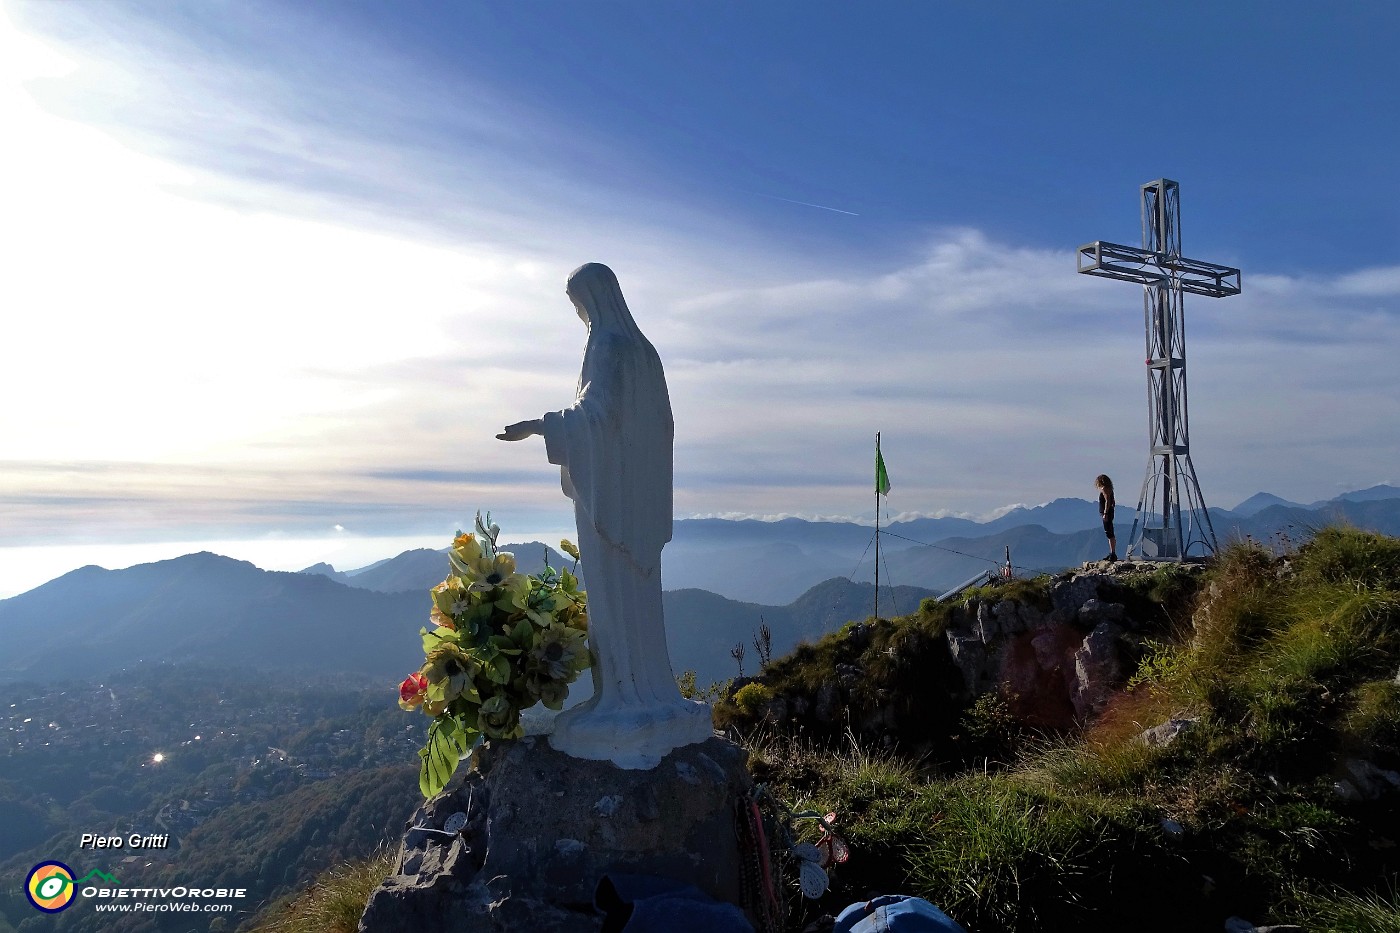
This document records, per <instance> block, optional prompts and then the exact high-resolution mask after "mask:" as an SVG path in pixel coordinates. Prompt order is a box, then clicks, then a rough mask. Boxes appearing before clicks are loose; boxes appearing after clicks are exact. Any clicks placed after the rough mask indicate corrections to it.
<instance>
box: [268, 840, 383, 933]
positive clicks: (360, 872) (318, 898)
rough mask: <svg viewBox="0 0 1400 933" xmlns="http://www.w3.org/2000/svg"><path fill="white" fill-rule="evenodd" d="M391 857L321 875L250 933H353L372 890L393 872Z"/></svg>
mask: <svg viewBox="0 0 1400 933" xmlns="http://www.w3.org/2000/svg"><path fill="white" fill-rule="evenodd" d="M394 859H395V855H394V854H393V853H391V852H383V853H381V854H379V855H376V856H374V857H373V858H370V859H367V860H365V861H362V862H350V863H347V864H344V865H339V866H337V867H335V868H332V869H330V870H329V871H327V872H325V873H324V874H322V875H321V876H320V877H319V878H317V879H316V881H315V882H313V883H312V885H311V886H310V887H309V888H307V889H306V890H305V891H303V892H302V893H301V894H299V895H296V896H295V897H294V898H292V899H291V900H290V901H289V902H284V903H283V904H282V905H274V906H273V907H271V908H269V909H268V910H267V911H265V912H264V913H265V916H266V917H267V919H265V920H262V921H260V922H258V924H257V925H256V926H255V927H254V928H253V930H252V933H355V931H356V930H357V929H358V928H359V925H360V915H361V914H363V913H364V911H365V904H366V903H367V902H368V901H369V896H370V894H372V893H373V892H374V889H375V888H377V887H379V884H380V882H382V881H383V880H384V879H385V878H387V877H388V876H389V873H390V872H392V871H393V870H394Z"/></svg>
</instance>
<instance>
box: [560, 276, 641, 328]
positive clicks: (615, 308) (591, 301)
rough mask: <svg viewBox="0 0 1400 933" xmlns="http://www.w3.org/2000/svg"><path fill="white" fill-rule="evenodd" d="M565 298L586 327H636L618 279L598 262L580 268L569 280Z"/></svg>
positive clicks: (565, 289)
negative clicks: (572, 305)
mask: <svg viewBox="0 0 1400 933" xmlns="http://www.w3.org/2000/svg"><path fill="white" fill-rule="evenodd" d="M564 292H565V294H567V295H568V296H569V300H570V301H572V302H573V304H574V310H575V311H577V312H578V316H579V318H580V320H582V321H583V322H584V323H585V324H587V325H589V327H594V326H598V327H602V328H613V329H616V328H625V329H633V328H635V327H636V324H635V323H633V321H632V315H631V313H630V312H629V311H628V310H627V302H626V301H624V300H623V298H622V286H621V285H619V284H618V281H617V276H616V275H614V274H613V271H612V270H611V269H609V268H608V267H607V266H605V265H603V264H602V263H601V262H590V263H586V264H585V265H582V266H579V267H578V268H577V269H575V270H574V271H573V273H572V274H571V275H570V276H569V282H568V285H566V286H565V288H564Z"/></svg>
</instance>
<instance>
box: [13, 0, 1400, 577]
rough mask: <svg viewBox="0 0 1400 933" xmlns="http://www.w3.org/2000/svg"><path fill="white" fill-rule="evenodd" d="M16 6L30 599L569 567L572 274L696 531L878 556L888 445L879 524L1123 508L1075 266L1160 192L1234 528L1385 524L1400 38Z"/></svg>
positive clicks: (880, 17)
mask: <svg viewBox="0 0 1400 933" xmlns="http://www.w3.org/2000/svg"><path fill="white" fill-rule="evenodd" d="M0 10H3V15H2V16H0V62H3V63H4V64H3V65H0V75H3V82H4V83H3V85H0V117H3V119H4V121H5V124H6V125H7V126H8V127H10V128H11V131H12V132H11V134H10V135H11V140H10V142H9V143H7V146H6V148H5V151H4V152H3V153H0V198H3V204H4V208H5V210H4V214H5V216H6V218H7V219H6V221H5V223H4V224H3V227H2V228H0V236H3V241H0V248H3V250H4V255H5V259H6V261H5V267H6V271H5V273H4V275H3V276H0V305H3V307H5V308H6V309H7V312H8V313H6V314H5V315H4V318H3V324H0V328H3V330H4V333H3V335H0V338H2V339H0V397H4V398H5V399H7V400H8V401H7V404H6V405H5V407H4V408H0V556H2V557H3V560H0V563H3V564H4V565H5V566H8V567H10V568H14V569H12V570H10V571H7V573H9V574H10V576H8V577H4V576H0V596H4V595H7V594H10V593H13V592H17V591H19V590H20V589H23V588H26V587H27V586H32V585H34V584H35V583H37V582H41V581H42V579H46V578H47V576H52V575H53V574H54V573H56V572H62V570H65V569H68V568H69V567H71V566H76V565H77V564H78V563H83V562H97V563H103V564H104V565H107V566H115V565H120V564H121V563H123V562H130V561H132V560H136V559H147V558H149V557H151V556H155V555H162V554H169V553H180V552H181V551H182V549H183V550H188V549H190V548H192V547H193V546H209V547H212V548H214V549H217V550H222V551H224V552H226V553H233V554H235V555H236V556H247V557H248V558H249V559H254V560H256V561H257V562H259V563H260V564H262V565H264V566H280V567H285V568H292V567H296V566H304V565H305V564H309V563H311V562H313V561H314V560H320V559H331V560H333V561H334V562H335V563H337V565H340V566H354V565H355V564H356V563H357V562H360V563H365V562H368V561H370V560H373V559H377V558H378V557H382V556H387V554H390V553H393V552H394V549H395V548H397V547H400V546H407V544H409V543H423V544H427V543H433V542H436V541H437V540H438V539H442V538H444V537H445V536H446V535H448V534H450V533H451V532H452V531H453V530H454V529H455V528H456V527H458V526H459V525H462V524H465V523H466V522H467V521H469V519H470V515H471V513H472V511H474V510H475V509H476V508H477V507H481V508H490V509H492V510H494V511H495V512H496V514H497V515H498V517H500V518H502V519H504V524H505V526H506V528H507V532H508V533H509V532H511V531H518V532H519V533H521V534H523V535H530V534H535V533H540V534H543V533H546V532H548V533H551V534H552V533H554V532H556V531H558V530H560V529H564V528H566V527H567V525H568V523H569V520H570V513H569V510H568V509H567V502H566V501H565V500H564V499H563V497H562V495H561V493H560V492H559V489H558V483H557V475H556V473H555V471H554V470H552V469H551V468H550V467H549V466H548V464H547V463H545V460H544V454H543V450H542V449H539V445H534V446H531V445H532V442H526V443H522V444H515V445H505V444H501V443H499V442H496V441H495V440H494V439H493V437H492V435H493V434H494V433H495V431H496V430H498V429H499V426H500V425H502V424H505V423H507V422H511V421H515V420H519V419H520V418H525V417H533V416H536V415H538V414H539V413H540V412H543V411H546V410H550V409H555V408H560V407H564V406H565V405H567V404H568V403H569V402H570V400H571V396H572V392H573V387H574V380H575V378H576V376H577V371H578V366H579V361H580V359H581V355H582V343H583V333H582V331H581V330H580V329H579V327H578V324H577V321H576V320H575V319H574V317H573V313H572V309H571V308H570V307H569V306H568V303H567V301H566V300H565V299H564V296H563V293H562V289H563V283H564V279H565V277H566V276H567V274H568V272H569V271H570V270H571V269H573V268H574V267H575V266H577V265H579V264H581V263H583V262H586V261H601V262H606V263H608V264H609V265H611V266H612V267H613V268H614V270H615V271H617V273H618V275H619V277H620V279H621V281H622V284H623V288H624V290H625V292H626V294H627V296H628V300H629V302H630V304H631V305H632V308H633V311H634V313H635V315H636V317H637V319H638V322H639V323H640V325H641V326H642V328H643V329H644V330H645V331H646V333H647V334H648V336H649V337H650V338H651V339H652V341H653V343H655V344H656V345H657V347H658V349H659V351H660V352H661V355H662V358H663V360H664V361H665V363H666V366H667V374H668V378H669V381H670V388H671V395H672V404H673V408H674V409H675V414H676V421H677V443H676V477H677V490H676V504H677V511H678V514H679V515H681V516H691V515H734V516H739V515H745V516H765V517H774V516H780V515H803V516H808V517H816V516H829V517H851V518H857V519H868V518H869V515H868V513H869V510H870V498H871V497H870V488H869V487H870V485H871V476H870V475H869V474H870V473H871V460H872V454H873V452H872V450H871V446H872V441H873V436H874V433H875V431H877V430H880V431H883V432H884V438H885V453H886V459H887V461H888V463H889V468H890V474H891V479H892V481H893V483H894V490H893V493H892V495H891V498H890V507H891V511H892V513H893V514H908V515H913V514H928V515H935V514H947V513H959V514H971V515H986V514H989V513H991V512H993V511H995V510H997V509H999V508H1002V507H1005V506H1008V505H1010V504H1013V503H1018V502H1020V503H1030V504H1034V503H1037V502H1042V501H1046V500H1049V499H1052V498H1055V497H1058V496H1064V495H1078V496H1084V497H1089V496H1091V495H1092V488H1091V481H1092V477H1093V476H1094V475H1095V474H1097V473H1099V472H1108V473H1110V474H1112V475H1114V477H1115V479H1117V480H1118V482H1119V484H1120V486H1121V487H1123V488H1126V489H1129V490H1132V489H1136V487H1137V484H1138V483H1139V482H1140V481H1141V476H1142V472H1143V469H1144V467H1145V464H1146V450H1145V446H1146V444H1145V441H1146V424H1145V407H1146V406H1145V385H1146V382H1145V378H1144V374H1143V367H1142V363H1141V359H1142V332H1141V331H1142V317H1141V310H1140V309H1141V299H1140V297H1139V292H1138V290H1137V289H1136V288H1134V287H1132V286H1129V285H1126V284H1121V283H1113V282H1106V281H1102V280H1095V279H1089V278H1087V277H1083V276H1078V275H1076V274H1075V272H1074V268H1075V262H1074V252H1075V248H1076V247H1077V246H1079V245H1081V244H1083V243H1085V242H1088V241H1091V240H1094V239H1107V240H1115V241H1118V242H1127V243H1136V242H1138V239H1139V221H1138V203H1137V198H1138V187H1139V185H1141V184H1142V183H1143V182H1146V181H1150V180H1152V179H1155V178H1158V177H1163V176H1165V177H1169V178H1174V179H1176V180H1177V181H1179V182H1180V183H1181V186H1182V188H1181V190H1182V199H1183V231H1184V246H1185V252H1186V253H1187V254H1188V255H1190V256H1192V257H1195V258H1200V259H1205V260H1210V261H1214V262H1219V263H1226V264H1231V265H1237V266H1239V267H1241V268H1242V269H1243V270H1244V272H1243V281H1244V294H1242V295H1241V296H1239V297H1236V298H1230V299H1225V300H1220V301H1212V300H1208V299H1204V298H1188V300H1187V304H1186V315H1187V333H1188V373H1189V376H1190V385H1191V419H1192V420H1191V424H1192V447H1193V450H1192V452H1193V459H1194V460H1195V464H1196V467H1197V470H1198V472H1199V474H1200V479H1201V483H1202V487H1203V491H1204V493H1205V496H1206V500H1207V502H1208V503H1210V504H1212V505H1222V506H1230V505H1233V504H1235V503H1236V502H1238V501H1239V500H1241V499H1243V498H1245V497H1246V496H1248V495H1250V494H1252V493H1253V492H1255V491H1258V490H1260V489H1267V490H1269V491H1272V492H1276V493H1278V494H1280V495H1284V496H1287V497H1289V498H1294V499H1299V500H1303V501H1311V500H1314V499H1319V498H1326V497H1328V496H1331V495H1333V494H1335V493H1336V492H1339V491H1341V490H1343V489H1347V488H1358V487H1363V486H1368V485H1373V484H1375V483H1379V482H1400V474H1397V472H1396V469H1395V467H1394V466H1393V464H1394V463H1395V461H1396V453H1397V451H1396V429H1395V426H1396V424H1397V421H1398V420H1400V418H1398V417H1397V416H1400V391H1397V389H1398V388H1400V385H1398V383H1400V377H1397V376H1396V375H1395V371H1396V369H1397V367H1396V366H1395V365H1394V358H1395V353H1396V350H1397V349H1398V348H1400V197H1397V196H1396V194H1395V190H1394V180H1393V163H1394V153H1395V152H1396V151H1397V149H1398V148H1400V146H1397V143H1400V133H1398V132H1397V128H1398V127H1397V124H1400V116H1398V115H1397V109H1396V108H1395V107H1394V100H1395V99H1396V97H1397V92H1400V79H1397V78H1396V76H1395V75H1396V69H1395V67H1394V58H1393V52H1392V51H1391V50H1390V49H1389V48H1387V47H1385V43H1386V42H1387V41H1388V40H1389V39H1390V38H1391V37H1393V36H1395V35H1396V34H1397V33H1398V32H1400V30H1398V29H1397V27H1400V13H1397V12H1395V11H1394V10H1393V8H1390V7H1387V6H1384V5H1379V4H1376V5H1371V6H1369V7H1363V6H1362V5H1359V4H1353V5H1343V6H1340V7H1334V8H1329V9H1327V10H1326V11H1320V10H1319V9H1318V8H1317V7H1316V6H1315V5H1310V4H1290V3H1248V4H1229V5H1219V4H1179V5H1176V6H1175V7H1174V8H1173V14H1172V18H1171V19H1169V20H1165V21H1152V20H1151V19H1150V18H1149V17H1146V16H1144V15H1142V14H1140V13H1137V12H1135V10H1134V9H1133V8H1131V7H1127V6H1124V5H1121V4H1115V5H1102V6H1097V7H1096V6H1091V5H1085V4H1078V5H1074V6H1073V7H1054V6H1051V5H1048V4H1034V5H1033V4H978V5H975V6H974V5H971V4H951V3H926V4H914V3H900V4H895V3H871V4H861V5H854V4H836V3H810V2H809V3H802V4H795V3H711V4H698V3H694V4H683V3H654V2H653V3H621V2H609V3H592V4H584V3H552V2H532V3H528V4H491V5H486V4H477V3H426V2H425V3H399V4H383V3H368V2H365V3H337V4H325V5H314V6H312V5H305V4H294V3H264V2H240V3H174V2H160V3H134V2H123V0H111V2H106V3H87V4H79V3H38V2H8V3H5V4H4V5H3V7H0ZM16 139H18V142H16V141H15V140H16ZM1124 498H1128V497H1127V496H1124Z"/></svg>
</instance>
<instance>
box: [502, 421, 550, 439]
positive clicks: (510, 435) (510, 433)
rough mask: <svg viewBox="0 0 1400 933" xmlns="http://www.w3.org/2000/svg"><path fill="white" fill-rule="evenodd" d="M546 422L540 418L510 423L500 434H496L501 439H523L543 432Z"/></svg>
mask: <svg viewBox="0 0 1400 933" xmlns="http://www.w3.org/2000/svg"><path fill="white" fill-rule="evenodd" d="M543 433H544V422H543V421H542V420H540V419H539V418H533V419H531V420H530V421H517V422H516V423H515V424H508V425H506V427H505V430H503V431H502V432H501V433H500V434H497V435H496V439H497V440H499V441H523V440H524V439H525V438H527V437H529V436H530V435H532V434H543Z"/></svg>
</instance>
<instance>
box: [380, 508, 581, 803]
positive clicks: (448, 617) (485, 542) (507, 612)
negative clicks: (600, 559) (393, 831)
mask: <svg viewBox="0 0 1400 933" xmlns="http://www.w3.org/2000/svg"><path fill="white" fill-rule="evenodd" d="M500 532H501V529H500V527H499V526H498V525H493V524H491V514H490V513H489V512H488V513H487V515H486V519H485V520H484V521H483V520H482V518H481V513H479V512H478V513H477V516H476V533H475V534H458V535H457V537H456V539H455V540H453V542H452V550H451V553H450V554H449V555H448V561H449V564H450V567H451V572H450V573H449V574H448V575H447V579H445V580H443V581H442V582H441V583H439V584H438V585H437V586H435V587H433V588H432V590H431V593H432V602H433V605H432V609H431V610H430V612H429V618H430V619H431V621H432V622H433V626H434V627H433V629H432V630H431V631H430V630H429V629H427V628H423V629H420V630H419V634H420V635H421V636H422V637H423V652H424V654H426V655H427V659H426V660H425V661H424V663H423V666H422V668H420V669H419V670H418V672H417V673H414V674H410V675H408V677H406V678H405V679H404V681H403V683H402V684H400V685H399V706H400V707H402V708H403V709H405V710H412V709H422V710H423V712H424V713H426V714H427V715H429V716H431V717H432V718H433V721H432V724H431V725H430V726H429V727H428V742H427V744H426V745H424V746H423V748H422V749H420V750H419V752H418V756H419V757H420V758H421V759H422V765H421V767H420V768H419V772H418V786H419V789H420V790H422V792H423V796H425V797H432V796H434V795H436V794H437V793H439V792H440V791H441V790H442V789H443V787H444V786H446V784H447V782H448V781H449V780H451V779H452V775H453V774H454V773H455V772H456V770H457V765H458V762H459V761H460V760H461V759H462V757H464V756H465V755H466V754H467V753H468V752H469V751H471V749H472V748H473V747H474V746H475V745H476V742H477V740H478V739H479V738H481V737H482V736H485V737H487V738H492V739H512V738H519V737H520V736H521V735H523V734H524V730H523V728H522V727H521V725H520V714H521V712H522V711H523V710H526V709H529V708H530V707H532V706H534V705H535V704H536V703H543V704H544V705H545V706H546V707H547V708H549V709H554V710H557V709H562V708H563V705H564V699H565V698H566V697H567V696H568V695H569V685H570V684H571V683H573V682H574V680H576V679H577V678H578V675H579V674H580V673H582V672H583V671H584V670H585V669H587V668H588V666H589V656H588V635H587V632H588V598H587V595H586V594H585V593H584V592H583V591H582V590H580V589H579V588H578V576H577V575H576V572H577V570H578V559H579V553H578V548H577V547H575V546H574V545H573V544H572V543H570V542H569V541H561V542H559V547H560V550H562V551H563V552H564V553H566V554H568V555H569V556H570V557H572V558H573V559H574V566H573V567H572V568H571V569H569V570H556V569H555V568H553V567H551V566H549V560H548V552H546V559H545V566H544V570H543V572H541V573H540V574H539V575H538V576H532V575H526V574H521V573H517V572H516V569H515V555H513V554H511V553H510V552H508V551H501V550H499V549H497V547H496V539H497V537H498V536H499V535H500Z"/></svg>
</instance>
